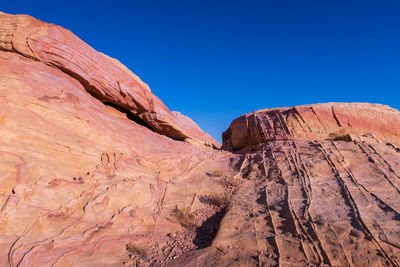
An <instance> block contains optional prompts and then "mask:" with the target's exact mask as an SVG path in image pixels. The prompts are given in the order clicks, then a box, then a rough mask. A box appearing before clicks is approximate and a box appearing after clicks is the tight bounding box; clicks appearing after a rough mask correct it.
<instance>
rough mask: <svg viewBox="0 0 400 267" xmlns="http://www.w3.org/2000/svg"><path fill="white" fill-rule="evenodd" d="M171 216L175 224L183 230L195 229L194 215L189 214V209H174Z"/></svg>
mask: <svg viewBox="0 0 400 267" xmlns="http://www.w3.org/2000/svg"><path fill="white" fill-rule="evenodd" d="M171 216H172V217H173V218H174V220H175V221H176V222H178V223H179V224H180V225H181V226H183V227H185V228H188V229H193V228H195V227H196V223H195V221H194V219H195V215H194V214H193V212H190V207H183V208H180V209H179V208H178V207H176V208H175V209H174V210H172V212H171Z"/></svg>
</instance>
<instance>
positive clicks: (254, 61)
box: [0, 0, 400, 141]
mask: <svg viewBox="0 0 400 267" xmlns="http://www.w3.org/2000/svg"><path fill="white" fill-rule="evenodd" d="M0 8H1V10H2V11H3V12H6V13H12V14H21V13H24V14H30V15H32V16H34V17H36V18H38V19H41V20H44V21H46V22H52V23H55V24H58V25H61V26H64V27H65V28H68V29H70V30H72V31H73V32H74V33H75V34H76V35H78V36H79V37H80V38H82V39H83V40H84V41H86V42H87V43H89V44H90V45H91V46H92V47H94V48H95V49H97V50H99V51H101V52H103V53H106V54H108V55H110V56H112V57H115V58H117V59H119V60H120V61H121V62H122V63H124V64H125V65H126V66H127V67H128V68H130V69H131V70H132V71H133V72H135V73H136V74H137V75H139V76H140V77H141V78H142V80H143V81H145V82H146V83H148V84H149V85H150V87H151V89H152V91H153V92H154V93H155V94H156V95H157V96H158V97H159V98H161V100H162V101H163V102H164V103H165V104H166V105H167V106H168V107H169V108H170V109H171V110H177V111H180V112H182V113H183V114H185V115H188V116H189V117H191V118H192V119H194V120H195V121H196V122H197V123H198V124H199V125H200V126H201V127H202V128H203V129H204V130H205V131H207V132H208V133H210V134H211V135H213V136H214V137H215V138H216V139H217V140H219V141H220V140H221V137H220V136H221V134H222V132H223V131H224V130H225V129H226V128H227V127H228V126H229V124H230V122H231V121H232V120H233V119H234V118H236V117H238V116H239V115H241V114H244V113H248V112H252V111H254V110H257V109H262V108H268V107H278V106H292V105H300V104H310V103H318V102H330V101H342V102H343V101H345V102H372V103H382V104H387V105H390V106H392V107H394V108H397V109H399V108H400V101H399V100H400V98H399V96H400V90H399V89H400V1H398V0H393V1H390V0H388V1H386V0H375V1H369V0H359V1H352V0H314V1H311V0H303V1H299V0H292V1H289V0H286V1H284V0H270V1H268V0H264V1H262V0H260V1H252V0H246V1H245V0H242V1H235V0H231V1H218V0H211V1H208V0H202V1H197V0H196V1H195V0H182V1H177V0H168V1H165V0H164V1H151V0H147V1H119V0H113V1H101V0H97V1H86V0H85V1H83V0H82V1H40V0H37V1H31V0H29V1H24V0H19V1H17V2H15V1H3V3H2V4H1V7H0Z"/></svg>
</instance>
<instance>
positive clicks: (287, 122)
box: [222, 103, 400, 152]
mask: <svg viewBox="0 0 400 267" xmlns="http://www.w3.org/2000/svg"><path fill="white" fill-rule="evenodd" d="M399 127H400V112H399V111H398V110H395V109H393V108H390V107H388V106H384V105H378V104H368V103H327V104H314V105H305V106H295V107H291V108H273V109H264V110H260V111H256V112H253V113H249V114H246V115H243V116H241V117H239V118H237V119H235V120H234V121H233V122H232V123H231V125H230V127H229V128H228V130H227V131H226V132H224V134H223V136H222V138H223V144H224V145H223V148H224V149H226V150H230V151H236V152H249V151H252V150H257V149H259V147H261V146H260V145H261V144H263V143H267V142H271V141H282V140H324V139H332V138H335V136H336V137H337V135H346V134H349V135H350V136H351V138H354V139H357V140H363V139H364V138H365V137H368V136H370V135H373V136H375V137H376V138H377V139H379V140H381V141H382V142H389V143H393V144H395V145H400V131H398V129H399Z"/></svg>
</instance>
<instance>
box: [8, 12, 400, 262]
mask: <svg viewBox="0 0 400 267" xmlns="http://www.w3.org/2000/svg"><path fill="white" fill-rule="evenodd" d="M0 99H1V101H0V265H1V266H218V265H220V266H323V265H326V266H400V204H399V203H400V201H399V200H400V148H399V147H398V146H399V143H400V142H399V140H400V139H399V132H398V130H397V129H398V128H399V127H400V112H399V111H397V110H394V109H391V108H389V107H386V106H382V105H371V104H344V103H329V104H317V105H309V106H300V107H294V108H280V109H268V110H261V111H257V112H255V113H252V114H248V115H244V116H242V117H240V118H238V119H236V120H235V121H233V122H232V124H231V126H230V128H229V129H228V130H227V131H226V132H225V133H224V135H223V141H224V143H223V148H224V150H222V151H221V150H217V149H213V148H212V146H213V145H214V146H218V143H217V142H215V141H214V140H213V139H212V138H211V137H209V135H207V134H206V133H204V132H203V131H201V129H200V128H199V127H198V126H197V125H196V124H195V123H194V122H193V121H192V120H191V119H189V118H187V117H185V116H183V115H182V114H180V113H178V112H171V111H169V110H168V108H167V107H165V106H164V105H163V104H162V102H161V101H160V100H159V99H158V98H157V97H156V96H154V95H153V94H152V93H151V92H150V90H149V88H148V87H147V85H145V84H144V83H143V82H142V81H141V80H140V79H139V78H138V77H137V76H135V75H134V74H133V73H131V72H130V71H129V70H127V69H126V68H125V67H124V66H122V65H121V64H120V63H118V62H117V61H116V60H114V59H110V58H108V57H107V56H105V55H103V54H101V53H99V52H96V51H95V50H93V49H92V48H90V47H89V46H88V45H86V44H85V43H84V42H82V41H81V40H80V39H79V38H78V37H76V36H75V35H73V34H72V33H71V32H69V31H67V30H65V29H63V28H61V27H58V26H55V25H52V24H47V23H43V22H40V21H38V20H36V19H33V18H31V17H29V16H19V15H18V16H12V15H7V14H0ZM201 144H209V146H204V145H201ZM210 144H211V145H210ZM212 144H213V145H212Z"/></svg>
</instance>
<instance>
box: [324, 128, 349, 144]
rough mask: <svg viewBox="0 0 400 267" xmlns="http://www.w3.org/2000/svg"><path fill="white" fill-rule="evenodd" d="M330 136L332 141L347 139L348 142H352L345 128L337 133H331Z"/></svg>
mask: <svg viewBox="0 0 400 267" xmlns="http://www.w3.org/2000/svg"><path fill="white" fill-rule="evenodd" d="M329 137H330V139H331V140H332V141H346V142H351V136H350V134H348V133H347V132H345V131H344V130H340V131H338V132H335V133H331V134H329Z"/></svg>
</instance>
